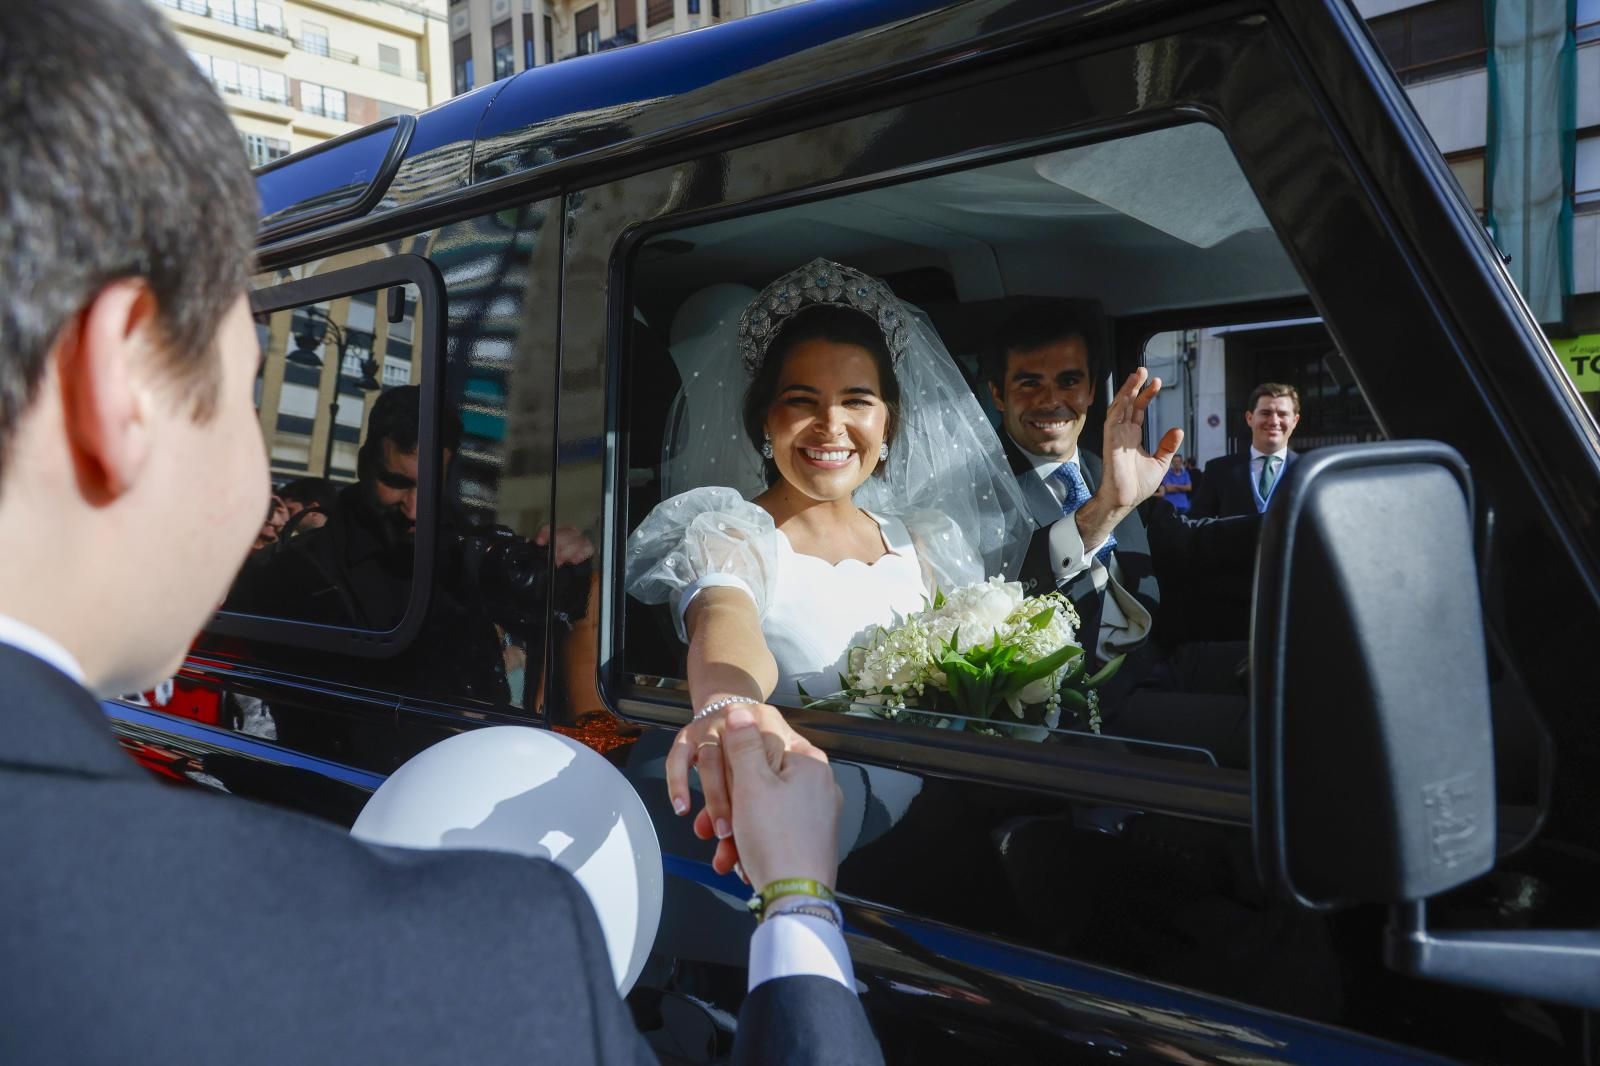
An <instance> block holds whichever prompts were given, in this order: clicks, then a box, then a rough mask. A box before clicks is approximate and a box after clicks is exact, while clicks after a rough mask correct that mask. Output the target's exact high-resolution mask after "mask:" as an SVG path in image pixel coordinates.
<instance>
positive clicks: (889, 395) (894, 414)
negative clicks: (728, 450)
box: [744, 304, 900, 485]
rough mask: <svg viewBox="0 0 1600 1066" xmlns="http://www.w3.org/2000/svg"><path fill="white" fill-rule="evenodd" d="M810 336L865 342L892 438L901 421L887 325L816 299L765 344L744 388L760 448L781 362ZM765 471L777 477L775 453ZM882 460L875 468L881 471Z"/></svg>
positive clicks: (748, 422) (748, 429) (748, 427)
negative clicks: (875, 369) (752, 377)
mask: <svg viewBox="0 0 1600 1066" xmlns="http://www.w3.org/2000/svg"><path fill="white" fill-rule="evenodd" d="M806 341H828V342H830V343H833V344H853V345H855V346H856V347H858V348H865V349H866V350H867V351H868V352H869V353H871V355H872V361H873V362H874V363H876V364H877V365H878V384H879V387H880V388H881V389H882V393H883V394H882V396H881V397H880V399H882V400H883V405H884V406H885V407H887V408H888V409H889V425H888V429H887V431H886V432H885V434H884V440H885V441H886V442H889V443H893V441H894V433H895V430H896V428H898V427H899V425H900V380H899V379H898V378H896V377H895V375H894V360H893V359H892V358H890V356H889V345H888V342H887V341H885V340H884V339H883V330H882V329H880V328H879V327H878V324H877V323H876V322H874V321H873V320H872V319H870V318H868V317H867V316H866V315H865V314H863V313H862V312H860V311H857V310H855V309H854V308H850V307H841V306H838V305H836V304H812V305H811V306H810V307H805V308H801V309H800V310H799V311H796V312H795V313H794V314H793V315H791V316H789V319H788V321H786V322H784V324H783V325H782V327H780V329H779V332H778V335H777V337H775V338H774V339H773V340H772V343H771V344H769V345H768V346H767V354H766V356H765V357H764V358H763V359H762V360H761V368H760V369H759V370H757V371H756V376H755V380H754V381H752V382H750V387H749V388H748V389H746V390H745V394H744V431H745V435H746V436H748V437H749V438H750V443H751V444H753V445H755V447H756V450H757V451H760V450H761V444H762V441H763V439H764V436H765V433H766V424H767V410H768V408H770V407H771V406H772V401H773V398H774V397H776V396H777V394H778V379H779V378H780V377H782V375H783V362H784V359H785V358H787V357H788V355H789V353H790V352H792V351H793V350H794V349H795V348H797V347H798V346H799V345H801V344H802V343H804V342H806ZM762 466H763V468H764V469H765V470H766V474H767V484H769V485H771V484H774V483H775V482H776V481H777V480H778V466H777V464H776V463H774V462H773V461H772V460H771V459H767V460H765V461H764V462H763V463H762ZM882 472H883V467H882V466H881V465H880V466H879V467H878V469H877V470H876V471H874V473H880V474H881V473H882Z"/></svg>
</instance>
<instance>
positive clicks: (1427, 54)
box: [1368, 0, 1488, 85]
mask: <svg viewBox="0 0 1600 1066" xmlns="http://www.w3.org/2000/svg"><path fill="white" fill-rule="evenodd" d="M1368 25H1369V26H1371V27H1372V35H1373V37H1375V38H1376V39H1377V42H1378V47H1379V48H1381V49H1382V50H1383V54H1384V56H1385V57H1386V58H1387V59H1388V60H1389V65H1390V66H1391V67H1393V68H1394V72H1395V73H1396V74H1398V75H1399V76H1400V80H1401V81H1402V82H1405V83H1406V84H1408V85H1409V84H1411V83H1412V82H1418V81H1424V80H1426V79H1428V78H1435V77H1438V76H1439V75H1441V74H1451V73H1454V72H1456V71H1459V70H1473V69H1475V68H1478V67H1482V66H1483V65H1484V60H1485V55H1486V49H1487V44H1488V39H1487V37H1486V35H1485V30H1484V15H1483V0H1433V3H1429V4H1423V5H1421V6H1419V7H1413V8H1407V9H1406V10H1404V11H1396V12H1395V13H1394V14H1392V15H1383V16H1381V17H1379V18H1375V19H1373V20H1371V21H1370V22H1369V23H1368Z"/></svg>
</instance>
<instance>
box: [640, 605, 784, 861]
mask: <svg viewBox="0 0 1600 1066" xmlns="http://www.w3.org/2000/svg"><path fill="white" fill-rule="evenodd" d="M684 625H685V629H686V630H687V632H688V634H689V694H690V699H691V700H692V701H693V706H694V708H695V710H696V711H699V710H700V709H701V708H704V707H707V706H709V705H711V704H713V703H716V702H717V701H719V700H722V699H724V698H733V697H739V698H740V699H741V700H742V701H746V702H740V703H734V704H729V705H727V706H724V707H723V708H722V709H720V710H718V711H714V712H713V713H711V714H709V715H706V716H705V717H703V718H696V719H695V720H694V721H692V722H690V723H689V724H688V725H686V726H684V727H683V728H682V729H680V730H679V731H678V735H677V737H676V738H674V740H673V742H672V750H671V751H670V752H669V753H668V754H667V795H668V796H669V798H670V799H671V800H672V808H673V810H675V811H677V812H678V813H679V814H680V815H681V814H687V813H689V809H690V804H691V800H690V793H689V770H690V768H698V770H699V771H700V789H701V792H702V794H703V795H704V797H705V807H704V808H703V809H702V810H701V811H700V812H699V813H698V814H697V815H696V817H695V832H696V833H697V834H699V835H700V837H701V838H702V839H710V838H712V837H713V836H715V837H716V839H717V851H716V855H715V856H714V857H713V859H712V863H711V864H712V866H713V867H714V868H715V869H716V871H717V872H718V873H724V874H725V873H727V872H729V871H730V870H732V869H733V868H734V863H736V862H737V861H738V857H739V853H738V850H737V849H736V847H735V845H734V842H733V811H732V805H731V802H730V798H729V788H728V784H727V780H726V777H725V775H724V771H723V757H722V748H721V746H720V742H721V740H722V735H723V728H724V724H725V723H726V721H727V717H728V712H729V711H730V710H732V709H733V708H735V707H749V708H750V710H751V712H752V713H753V714H754V715H755V717H756V722H757V725H758V726H759V728H760V731H761V733H762V734H763V738H764V739H765V740H766V741H767V743H768V744H769V745H770V746H771V748H772V749H773V751H774V752H775V753H777V754H781V753H782V752H783V751H784V750H785V749H786V748H788V747H790V746H792V745H793V744H794V743H795V742H796V741H798V740H799V739H800V736H799V734H798V733H796V732H795V731H794V730H793V729H791V728H790V727H789V724H788V722H786V721H784V718H783V714H782V713H781V712H780V711H778V709H777V708H775V707H771V706H769V705H768V704H767V703H766V702H765V701H766V698H767V696H769V695H770V694H771V693H772V689H773V687H774V686H776V685H777V683H778V663H777V660H775V659H774V658H773V657H772V652H771V651H770V650H769V649H768V648H767V642H766V640H765V639H764V638H763V637H762V636H761V619H760V618H759V617H758V616H757V614H756V607H755V602H754V601H753V600H752V599H751V598H750V596H749V595H747V594H746V593H745V592H744V591H743V590H742V589H738V588H730V587H726V586H720V587H719V586H713V587H711V588H705V589H702V590H701V591H700V593H699V594H698V595H696V596H695V597H694V599H693V600H691V601H690V602H689V606H688V609H687V610H686V611H685V613H684Z"/></svg>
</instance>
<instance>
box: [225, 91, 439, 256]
mask: <svg viewBox="0 0 1600 1066" xmlns="http://www.w3.org/2000/svg"><path fill="white" fill-rule="evenodd" d="M414 125H415V121H414V120H413V119H412V118H411V117H410V116H401V117H400V118H396V119H390V120H387V121H385V122H383V123H380V124H379V125H377V126H374V127H372V128H370V129H365V130H358V131H356V132H355V133H352V134H347V135H345V136H343V137H339V138H337V139H335V140H332V141H329V142H328V143H327V144H325V145H322V146H320V147H318V148H313V149H311V150H309V151H307V152H303V153H298V154H296V155H292V156H288V157H286V158H284V159H282V160H279V161H276V162H274V163H270V164H268V165H267V166H265V167H262V168H261V169H260V170H258V171H257V172H256V193H257V195H258V196H260V198H261V231H262V233H263V234H266V233H274V234H276V233H281V232H285V231H287V230H289V229H291V228H299V226H300V225H302V224H309V223H311V222H313V221H327V220H330V219H331V218H333V217H336V216H343V215H355V214H360V213H362V212H365V211H367V210H369V209H370V208H371V206H372V204H373V203H374V202H375V201H376V200H377V198H378V197H379V196H381V195H382V194H383V189H384V187H385V186H387V185H388V183H389V181H390V180H391V179H392V178H393V177H394V171H395V166H396V164H398V162H399V159H400V155H401V152H402V151H403V150H404V148H405V140H406V138H407V137H408V136H409V135H410V132H411V130H412V128H413V127H414Z"/></svg>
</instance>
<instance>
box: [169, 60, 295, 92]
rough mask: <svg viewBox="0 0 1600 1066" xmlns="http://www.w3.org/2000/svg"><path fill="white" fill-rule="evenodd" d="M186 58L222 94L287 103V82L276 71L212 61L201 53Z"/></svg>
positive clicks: (245, 64) (234, 62)
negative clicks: (190, 60)
mask: <svg viewBox="0 0 1600 1066" xmlns="http://www.w3.org/2000/svg"><path fill="white" fill-rule="evenodd" d="M189 58H190V59H192V60H194V65H195V66H197V67H199V68H200V73H202V74H204V75H205V76H206V77H207V78H209V79H210V80H211V84H213V85H215V86H216V87H217V88H218V89H219V90H220V91H222V92H228V93H235V94H237V95H239V96H244V97H248V98H249V99H251V100H266V101H267V102H268V103H274V104H287V103H288V102H289V79H288V78H286V77H284V76H283V74H282V73H281V72H279V71H276V70H262V69H261V68H260V67H253V66H251V65H250V64H248V63H240V62H237V61H235V60H232V59H213V58H212V57H211V56H208V55H206V54H205V53H204V52H190V53H189Z"/></svg>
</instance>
